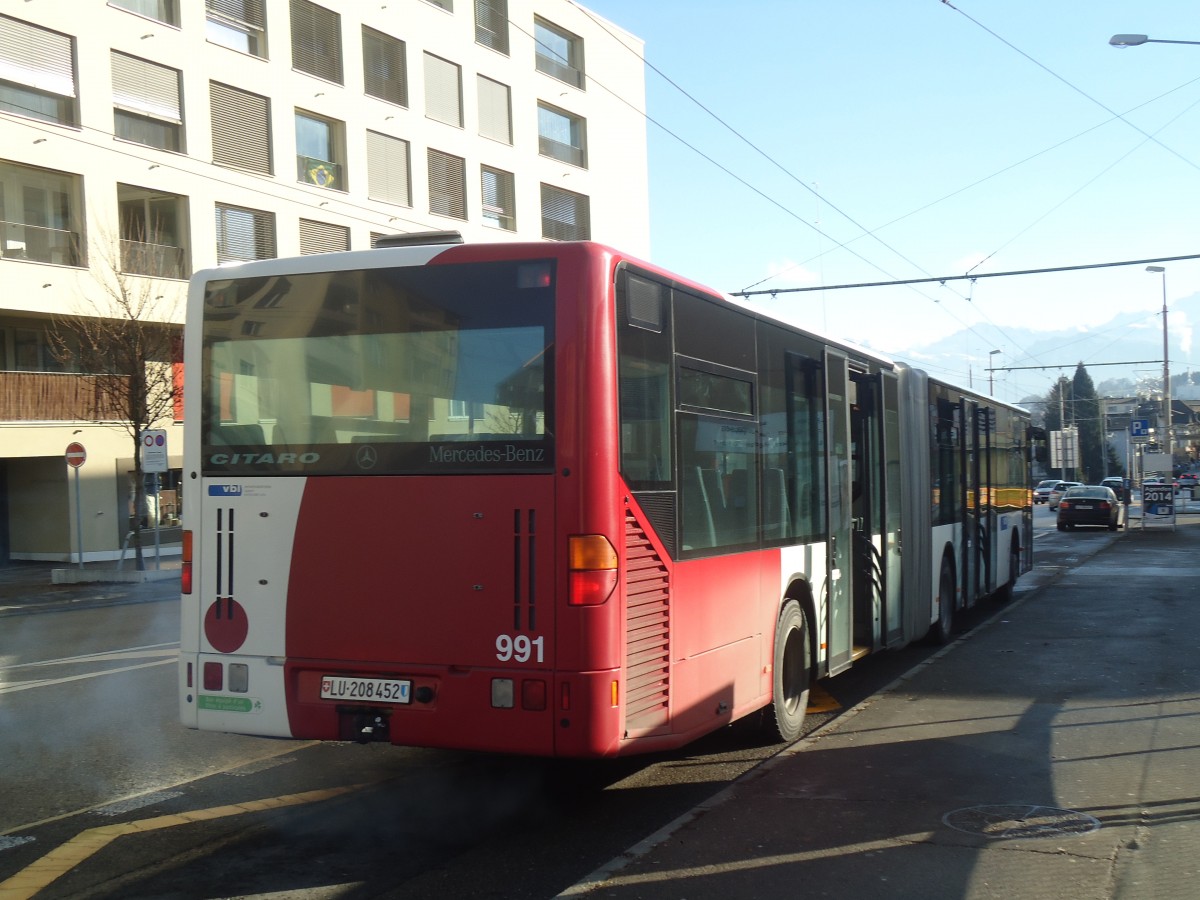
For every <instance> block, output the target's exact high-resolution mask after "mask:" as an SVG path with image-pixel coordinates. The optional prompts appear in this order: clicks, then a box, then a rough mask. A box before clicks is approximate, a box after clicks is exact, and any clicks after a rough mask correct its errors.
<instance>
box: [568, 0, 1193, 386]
mask: <svg viewBox="0 0 1200 900" xmlns="http://www.w3.org/2000/svg"><path fill="white" fill-rule="evenodd" d="M584 5H585V6H586V7H587V8H588V9H591V10H593V11H595V12H596V13H598V14H599V15H601V16H603V17H605V18H607V19H609V20H610V21H612V22H613V23H615V24H617V25H619V26H621V27H622V28H624V29H626V30H627V31H630V32H632V33H633V34H635V35H637V36H638V37H640V38H642V39H643V40H644V41H645V53H646V59H647V62H648V64H649V65H650V66H653V67H654V68H656V69H658V70H660V71H661V72H662V74H663V75H665V76H666V78H669V79H670V80H671V81H673V82H674V85H672V84H671V83H669V82H668V81H667V80H665V79H664V78H663V77H661V76H660V75H659V74H657V73H656V72H655V71H654V70H653V69H648V70H647V76H646V93H647V97H646V104H647V112H648V115H649V116H650V118H651V119H652V120H653V122H652V123H651V124H649V125H648V126H647V128H648V134H649V141H650V210H651V213H650V215H651V250H652V252H651V257H652V261H653V262H655V263H657V264H659V265H662V266H664V267H666V268H668V269H670V270H672V271H675V272H677V273H678V274H680V275H683V276H685V277H688V278H691V279H693V280H696V281H699V282H701V283H704V284H707V285H709V286H711V287H713V288H716V289H718V290H721V291H724V292H734V291H740V290H743V289H745V288H748V287H749V286H751V285H756V284H757V289H765V288H788V287H800V286H804V287H808V286H816V285H838V284H848V283H859V282H875V281H887V280H893V279H910V278H927V277H932V276H946V275H963V274H967V273H968V272H969V271H972V270H973V271H974V272H976V273H980V274H982V273H991V272H1007V271H1015V270H1027V269H1039V268H1052V267H1060V266H1082V265H1085V264H1090V263H1103V262H1116V261H1123V260H1141V259H1150V258H1161V257H1170V256H1182V255H1187V254H1194V253H1200V240H1197V237H1198V235H1200V228H1198V227H1197V222H1198V220H1200V46H1187V45H1174V44H1146V45H1143V46H1140V47H1130V48H1125V49H1120V50H1118V49H1116V48H1114V47H1111V46H1109V44H1108V39H1109V38H1110V37H1111V36H1112V35H1113V34H1116V33H1143V34H1147V35H1149V36H1150V37H1152V38H1160V39H1177V40H1197V41H1200V16H1198V15H1197V14H1196V6H1195V0H1190V2H1184V0H1164V2H1157V0H1146V2H1143V3H1139V4H1131V3H1128V2H1116V0H1073V2H1069V0H1057V2H1053V0H1052V2H1047V0H1005V2H996V0H992V2H984V0H954V2H953V4H948V3H945V2H942V0H860V2H858V3H836V2H827V0H826V2H816V0H791V2H787V0H739V2H731V0H726V2H718V0H695V2H683V0H656V2H647V0H590V2H587V3H585V4H584ZM607 49H608V48H601V47H595V46H592V45H589V47H588V48H587V52H588V53H589V54H593V53H601V52H606V51H607ZM612 52H617V51H616V50H615V48H613V49H612ZM684 92H686V94H689V95H691V97H692V98H694V100H695V101H699V104H703V106H704V107H707V109H708V110H709V111H710V112H711V113H712V114H715V116H716V117H718V118H719V119H720V120H722V121H717V118H714V116H713V115H710V113H709V112H706V111H705V110H704V109H702V108H701V107H700V106H699V105H698V104H697V103H696V102H694V101H693V99H689V97H688V96H687V95H685V93H684ZM654 123H659V124H654ZM722 123H724V124H722ZM660 125H661V126H662V127H660ZM664 128H665V129H669V130H670V131H671V132H673V133H674V135H676V136H677V137H674V136H672V135H670V134H668V133H667V132H666V131H665V130H664ZM680 139H682V141H681V140H680ZM683 141H686V143H687V144H688V145H691V147H689V146H686V145H685V144H684V143H683ZM693 148H694V149H693ZM697 151H699V152H697ZM701 153H702V154H703V156H702V155H701ZM705 157H709V159H705ZM710 160H711V161H710ZM721 167H723V168H724V169H728V170H729V172H730V173H732V174H728V173H727V172H725V171H722V168H721ZM735 176H736V177H735ZM867 232H870V234H867ZM1164 265H1165V266H1166V268H1167V276H1166V285H1167V299H1168V305H1170V304H1171V303H1172V302H1174V301H1177V300H1178V299H1179V298H1183V297H1188V296H1190V295H1192V294H1194V293H1196V292H1197V291H1200V260H1194V261H1179V262H1170V263H1165V264H1164ZM975 266H978V267H977V268H975V269H972V267H975ZM764 279H765V280H764ZM750 302H751V303H752V304H753V305H754V306H755V307H756V308H758V309H761V310H763V311H765V312H768V313H770V314H772V315H775V316H778V317H780V318H784V319H787V320H789V321H793V322H795V323H797V324H800V325H803V326H805V327H808V328H811V329H813V330H816V331H819V332H822V333H826V334H829V335H830V336H832V337H835V338H838V339H845V340H852V341H855V342H857V343H860V344H863V345H865V346H868V347H871V348H874V349H876V350H879V351H881V352H884V353H886V354H888V355H891V356H894V357H895V358H898V359H903V360H905V361H910V362H914V363H917V364H923V365H925V367H926V368H928V369H929V371H931V372H935V373H936V374H939V375H941V376H943V377H948V378H950V379H952V380H956V381H958V382H960V383H966V381H967V379H968V377H970V376H969V371H970V372H973V374H974V379H975V385H976V386H977V387H978V386H979V384H980V383H981V382H980V380H979V379H980V373H981V371H982V369H983V368H984V367H986V366H987V365H988V360H989V355H990V351H992V350H997V349H998V350H1001V354H1000V355H998V356H996V357H993V362H994V364H996V365H1012V366H1016V365H1034V364H1058V363H1060V362H1070V363H1071V364H1072V365H1073V363H1074V362H1075V361H1078V360H1077V356H1078V352H1077V351H1074V350H1073V351H1071V352H1072V353H1074V354H1075V358H1073V359H1071V360H1057V359H1048V358H1046V355H1045V354H1044V353H1043V354H1042V355H1041V356H1039V357H1038V358H1036V359H1034V358H1031V357H1030V356H1029V355H1028V354H1027V353H1026V350H1025V348H1024V347H1023V346H1021V343H1022V341H1020V340H1018V339H1017V337H1016V336H1015V335H1014V334H1012V333H1011V332H1012V330H1013V329H1015V328H1030V327H1031V328H1035V329H1038V330H1041V329H1045V330H1047V331H1049V330H1058V329H1062V328H1064V327H1066V328H1075V329H1079V330H1089V329H1090V330H1101V329H1103V328H1104V326H1105V324H1106V323H1108V322H1109V321H1110V320H1111V319H1112V317H1113V316H1115V315H1116V314H1118V313H1120V312H1134V311H1145V314H1146V318H1145V320H1144V323H1143V324H1144V327H1147V328H1158V329H1160V330H1161V317H1160V315H1158V311H1159V310H1161V307H1162V281H1161V276H1158V275H1153V274H1150V273H1147V272H1146V271H1145V265H1144V264H1141V265H1135V266H1130V267H1121V268H1116V267H1110V268H1104V269H1098V270H1093V271H1077V272H1067V273H1061V274H1053V275H1040V276H1022V277H1011V278H980V279H978V280H976V281H974V282H970V281H957V282H956V281H951V282H947V283H946V285H945V286H942V285H940V284H938V283H936V282H935V283H932V284H926V285H919V286H915V287H911V288H910V287H885V288H869V289H858V290H836V291H834V290H830V291H821V292H812V293H799V294H780V295H777V296H776V297H775V298H773V299H772V298H771V297H769V296H768V297H761V298H758V299H755V300H753V301H750ZM1169 323H1170V326H1171V358H1172V370H1173V371H1175V370H1177V369H1181V368H1182V367H1184V366H1185V365H1187V364H1189V363H1190V361H1191V359H1192V357H1193V352H1195V355H1196V358H1197V359H1198V360H1200V351H1193V348H1192V342H1191V323H1190V322H1188V321H1187V317H1186V315H1184V314H1183V313H1179V314H1172V315H1171V316H1170V319H1169ZM951 335H959V336H958V337H957V338H955V340H954V341H953V342H952V343H953V345H954V346H955V349H954V350H953V351H952V352H950V353H947V352H945V351H944V349H943V351H942V352H939V353H938V354H937V355H936V356H933V357H931V355H930V354H929V352H928V345H930V344H932V343H933V342H935V341H939V340H942V339H945V338H947V337H948V336H951ZM1026 343H1027V342H1026ZM1105 343H1107V344H1109V345H1111V344H1112V343H1113V342H1112V341H1111V340H1109V341H1106V342H1105ZM1114 353H1115V354H1116V355H1115V356H1114V355H1113V354H1114ZM1108 357H1109V358H1112V359H1120V358H1121V357H1120V348H1119V342H1117V346H1116V347H1115V348H1114V347H1110V350H1109V351H1108ZM1089 361H1096V362H1098V361H1099V360H1088V359H1085V360H1084V362H1085V363H1086V362H1089ZM1068 374H1069V373H1068ZM1056 376H1057V372H1047V373H1044V374H1042V373H1037V372H1024V373H1020V374H1018V373H1015V372H1014V373H1011V374H1010V376H1009V377H1007V378H1006V387H1007V389H1008V390H1009V391H1010V392H1012V393H1014V394H1016V395H1017V396H1024V395H1025V394H1028V393H1035V392H1042V391H1044V390H1046V389H1047V388H1048V387H1049V384H1050V382H1051V381H1052V379H1053V378H1054V377H1056ZM1093 377H1094V378H1095V380H1097V381H1099V380H1101V377H1102V373H1101V372H1096V373H1094V375H1093ZM1017 396H1010V397H1006V398H1005V399H1017Z"/></svg>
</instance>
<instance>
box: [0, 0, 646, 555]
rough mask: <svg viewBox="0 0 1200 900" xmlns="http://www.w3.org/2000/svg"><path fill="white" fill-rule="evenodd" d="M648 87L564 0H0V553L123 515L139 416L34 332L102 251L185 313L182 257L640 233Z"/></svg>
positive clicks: (171, 311)
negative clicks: (400, 236) (71, 449)
mask: <svg viewBox="0 0 1200 900" xmlns="http://www.w3.org/2000/svg"><path fill="white" fill-rule="evenodd" d="M644 108H645V80H644V66H643V59H642V44H641V41H640V40H638V39H637V38H636V37H634V36H632V35H630V34H629V33H627V32H624V31H622V30H621V29H619V28H618V27H616V26H615V25H613V24H612V23H610V22H607V21H605V20H603V19H601V18H599V17H598V16H596V15H594V14H593V13H591V12H590V11H588V10H586V9H585V8H583V7H581V6H579V5H577V4H575V3H573V2H569V0H372V2H366V0H321V2H319V3H318V2H313V0H205V2H203V3H202V2H200V0H107V2H105V0H80V2H72V3H63V2H53V3H52V2H27V0H0V283H2V284H3V286H4V289H3V291H2V292H0V565H2V564H4V563H6V562H8V561H10V560H21V559H40V560H62V561H64V562H70V561H74V560H80V559H82V561H84V562H86V561H89V560H101V559H112V558H114V557H115V556H117V555H118V553H119V552H120V549H121V547H122V543H123V542H124V541H125V539H126V536H127V534H128V527H129V523H130V514H131V512H132V503H131V495H132V472H133V468H134V463H133V455H132V449H131V448H132V444H133V440H132V437H131V436H130V435H129V434H128V433H127V432H126V431H125V430H124V429H123V428H122V427H121V426H120V424H119V423H117V422H115V421H114V420H113V413H111V411H109V410H106V409H105V408H104V407H105V404H103V403H102V402H100V401H99V400H98V398H97V397H96V395H95V391H94V390H93V389H92V387H91V385H92V382H90V381H89V379H87V378H86V374H87V373H85V372H80V371H79V364H78V362H76V361H74V360H71V359H62V358H60V355H58V354H56V353H55V352H54V349H53V346H52V341H51V333H52V332H53V330H54V328H55V322H56V319H59V318H61V317H63V316H71V315H79V314H85V315H87V314H95V315H103V314H104V310H105V305H104V304H105V303H106V302H108V299H107V296H106V292H105V287H104V285H105V284H106V283H111V281H112V279H113V277H114V276H117V277H119V278H120V279H122V280H123V283H125V284H130V283H132V284H133V285H134V287H135V289H136V290H138V291H140V292H142V293H143V294H144V295H145V296H149V297H151V298H153V300H154V301H155V303H154V306H155V308H156V309H158V310H161V312H160V313H158V314H157V315H158V316H159V318H160V319H161V320H162V321H166V322H170V323H173V324H175V325H179V324H180V323H182V321H183V304H184V297H185V295H186V288H187V279H188V277H189V276H190V275H191V273H192V272H194V271H196V270H198V269H202V268H206V267H210V266H214V265H219V264H226V263H236V262H239V261H244V260H249V259H261V258H265V257H272V256H288V255H295V254H304V253H321V252H327V251H332V250H345V249H354V250H358V249H363V250H365V249H368V248H369V247H371V246H372V244H373V243H374V242H375V241H376V240H377V239H378V238H379V237H380V236H382V235H387V234H395V233H399V232H412V231H423V230H430V229H434V230H442V229H453V230H458V231H461V232H462V233H463V236H464V238H465V239H466V240H468V241H509V240H543V239H544V240H575V239H591V240H597V241H602V242H605V243H610V244H614V245H617V246H620V247H621V248H623V249H627V250H631V251H632V252H634V253H637V254H640V255H642V256H648V255H649V210H648V190H647V160H646V127H645V118H644V116H643V113H642V111H643V110H644ZM163 363H164V364H165V365H169V364H170V363H171V361H170V360H164V361H163ZM156 427H159V428H164V429H166V431H167V444H168V456H169V460H170V463H169V465H170V466H171V467H172V470H171V471H169V472H167V473H165V474H164V475H162V476H159V477H160V486H161V488H162V490H163V493H161V494H160V495H159V497H158V500H157V502H156V503H155V506H154V507H153V508H152V510H151V511H150V513H149V515H147V516H145V517H144V518H145V519H146V521H145V523H144V524H147V525H148V524H151V522H150V521H149V520H151V519H154V518H155V517H157V518H158V520H159V522H160V525H166V526H170V525H171V524H173V523H174V522H175V520H176V517H177V516H178V514H179V512H180V511H179V510H178V508H177V501H176V495H175V493H174V490H173V489H174V487H175V485H176V484H177V483H178V479H179V472H178V469H179V466H180V456H181V453H180V451H181V449H182V443H181V437H182V429H183V428H184V427H186V423H183V422H181V421H174V422H170V421H164V422H161V423H156ZM72 443H80V444H82V445H83V446H84V447H85V448H86V454H87V457H86V461H85V462H84V464H83V465H82V466H80V467H79V468H78V470H77V471H78V475H79V485H78V496H79V498H80V499H79V503H78V505H76V485H75V482H74V481H73V473H74V472H75V471H76V470H75V469H73V468H71V467H70V466H68V465H67V462H66V458H65V454H66V448H67V447H68V445H69V444H72ZM136 518H137V517H134V519H135V520H136Z"/></svg>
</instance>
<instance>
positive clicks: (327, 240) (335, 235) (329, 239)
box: [300, 219, 350, 255]
mask: <svg viewBox="0 0 1200 900" xmlns="http://www.w3.org/2000/svg"><path fill="white" fill-rule="evenodd" d="M349 249H350V229H349V228H347V227H346V226H345V225H333V224H330V223H329V222H314V221H313V220H312V219H301V220H300V252H301V253H302V254H305V255H307V254H310V253H336V252H337V251H339V250H349Z"/></svg>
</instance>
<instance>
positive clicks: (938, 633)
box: [929, 559, 955, 644]
mask: <svg viewBox="0 0 1200 900" xmlns="http://www.w3.org/2000/svg"><path fill="white" fill-rule="evenodd" d="M954 593H955V584H954V566H953V565H951V563H950V560H948V559H943V560H942V571H941V574H940V575H939V576H938V618H937V621H936V622H935V623H934V624H933V627H932V628H931V629H930V630H929V637H930V639H931V640H932V641H933V643H935V644H948V643H950V641H951V639H952V638H953V637H954Z"/></svg>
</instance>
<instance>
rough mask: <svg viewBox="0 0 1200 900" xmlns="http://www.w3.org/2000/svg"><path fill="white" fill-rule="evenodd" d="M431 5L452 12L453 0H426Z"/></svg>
mask: <svg viewBox="0 0 1200 900" xmlns="http://www.w3.org/2000/svg"><path fill="white" fill-rule="evenodd" d="M426 2H427V3H429V4H430V5H432V6H437V7H440V8H442V9H444V10H446V12H454V0H426Z"/></svg>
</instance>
